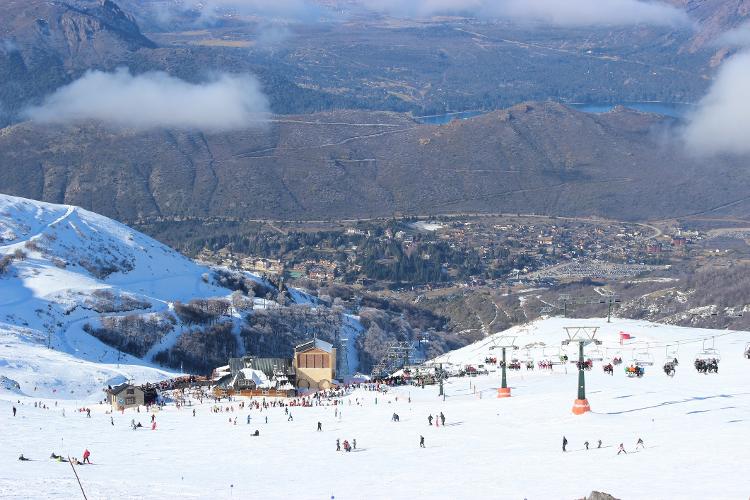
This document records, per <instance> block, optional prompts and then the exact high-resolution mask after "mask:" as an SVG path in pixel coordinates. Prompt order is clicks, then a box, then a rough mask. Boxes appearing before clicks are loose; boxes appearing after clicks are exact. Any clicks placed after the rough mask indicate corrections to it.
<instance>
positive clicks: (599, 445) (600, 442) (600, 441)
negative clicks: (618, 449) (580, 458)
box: [596, 439, 602, 448]
mask: <svg viewBox="0 0 750 500" xmlns="http://www.w3.org/2000/svg"><path fill="white" fill-rule="evenodd" d="M596 447H597V448H601V447H602V440H601V439H600V440H599V444H597V445H596Z"/></svg>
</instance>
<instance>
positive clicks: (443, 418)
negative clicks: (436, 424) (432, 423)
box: [440, 411, 445, 427]
mask: <svg viewBox="0 0 750 500" xmlns="http://www.w3.org/2000/svg"><path fill="white" fill-rule="evenodd" d="M440 424H441V425H442V426H443V427H445V415H443V412H442V411H441V412H440Z"/></svg>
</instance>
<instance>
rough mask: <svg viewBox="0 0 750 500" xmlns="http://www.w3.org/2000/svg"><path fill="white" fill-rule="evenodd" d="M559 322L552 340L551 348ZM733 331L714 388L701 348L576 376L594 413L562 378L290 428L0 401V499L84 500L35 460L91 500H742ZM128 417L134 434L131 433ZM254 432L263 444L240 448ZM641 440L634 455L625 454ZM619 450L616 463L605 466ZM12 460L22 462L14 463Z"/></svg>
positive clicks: (747, 484)
mask: <svg viewBox="0 0 750 500" xmlns="http://www.w3.org/2000/svg"><path fill="white" fill-rule="evenodd" d="M555 321H557V320H555ZM559 323H560V322H559V321H557V322H552V323H550V324H549V327H550V328H552V327H554V330H555V332H554V335H556V336H558V337H562V330H561V328H560V324H559ZM600 323H602V325H604V324H605V323H604V322H602V321H600ZM625 326H626V327H630V328H631V331H632V330H634V329H637V328H639V326H638V324H637V323H635V322H628V323H626V324H625ZM641 326H642V327H643V328H644V329H645V328H646V326H645V324H644V325H641ZM610 328H612V329H613V331H615V330H614V329H616V328H623V325H622V324H620V325H612V326H611V327H610ZM658 328H661V327H658ZM658 328H652V332H650V335H657V334H656V333H655V330H656V329H658ZM666 328H667V329H666V330H665V331H664V333H663V334H664V335H665V336H668V335H672V336H675V337H680V338H689V337H690V336H693V337H695V338H698V337H700V336H701V335H703V336H705V335H706V332H707V331H701V330H696V329H679V328H675V327H666ZM605 333H606V332H605ZM709 333H710V331H709ZM735 333H736V334H726V335H724V336H722V337H719V338H717V339H716V345H717V347H718V348H720V349H721V354H722V361H721V363H720V370H719V373H718V374H717V375H700V374H698V373H696V371H695V370H694V369H693V367H692V358H693V357H694V355H695V351H696V350H700V348H701V344H700V343H697V344H686V345H685V346H684V347H682V348H681V350H680V357H681V365H680V366H679V368H678V371H677V375H676V376H675V377H674V378H669V377H667V376H666V375H664V374H663V373H662V371H661V360H660V359H659V358H657V361H656V364H655V365H654V366H652V367H650V368H648V369H647V373H646V376H645V377H644V378H642V379H629V378H626V377H625V374H624V373H623V370H622V366H621V367H618V368H617V369H616V370H615V374H614V376H609V375H605V374H604V373H603V372H602V369H601V366H600V363H597V366H595V367H594V370H593V371H591V372H588V373H587V374H586V376H587V389H588V392H587V396H588V399H589V401H590V403H591V406H592V410H593V411H592V412H591V413H589V414H586V415H583V416H574V415H572V413H571V407H572V404H573V400H574V399H575V391H576V371H575V369H574V367H573V366H571V365H568V366H567V367H565V366H556V367H555V370H554V371H553V372H552V373H550V372H540V371H539V370H536V371H534V372H526V371H521V372H514V373H511V374H510V375H509V384H510V385H511V386H512V388H513V397H511V398H510V399H497V398H496V397H495V395H496V392H497V391H496V388H497V387H498V385H499V374H498V373H497V372H491V373H490V374H489V375H485V376H480V377H476V378H453V379H450V380H449V381H448V383H447V384H446V386H445V388H446V393H447V397H446V399H445V401H443V399H442V398H440V397H438V388H437V387H436V386H428V387H426V388H424V389H422V388H417V387H401V388H395V389H391V390H390V391H389V392H388V393H387V394H379V393H376V392H372V391H365V390H358V391H356V392H354V393H353V394H351V395H350V396H348V397H345V398H344V399H343V402H342V403H343V404H342V405H340V406H338V407H334V406H319V407H312V408H299V407H293V408H291V413H292V415H293V417H294V420H293V421H288V420H287V417H286V416H285V414H284V409H283V408H270V409H268V410H264V411H258V410H255V409H253V410H249V411H248V410H242V411H238V409H237V402H232V403H227V402H224V403H222V406H229V405H233V406H234V407H235V411H234V412H229V413H224V412H222V413H213V412H212V411H211V409H212V407H213V405H212V404H209V403H205V404H202V405H201V404H197V402H196V404H195V406H193V408H195V409H196V416H195V417H193V416H192V408H182V409H177V408H175V407H174V406H167V407H166V409H164V410H163V411H160V412H157V414H156V417H155V418H156V422H157V428H156V430H154V431H152V430H150V428H149V422H150V415H149V414H146V413H145V411H143V410H141V412H140V413H137V412H135V411H133V410H128V411H126V412H125V413H124V414H119V413H118V414H115V415H113V416H112V417H113V422H114V425H112V424H111V421H110V415H108V414H106V413H105V411H106V409H107V408H106V407H105V406H104V405H99V404H97V403H90V402H89V403H86V405H88V406H90V407H91V408H92V416H91V418H90V419H89V418H86V416H85V414H82V413H78V412H76V411H75V406H76V402H74V401H71V400H63V399H60V400H56V402H55V400H52V399H45V400H43V401H44V403H45V404H46V405H47V406H48V407H50V409H48V410H44V409H40V408H35V407H34V401H37V402H38V401H41V400H39V399H32V398H30V397H27V396H16V395H13V394H11V393H9V392H0V429H1V431H0V432H1V433H2V440H0V442H1V443H2V445H1V446H0V497H3V498H66V499H70V498H76V497H78V498H81V497H80V490H79V488H78V485H77V484H76V482H75V478H74V476H73V472H72V470H71V467H70V465H69V464H66V463H59V462H55V461H52V460H50V459H49V458H48V457H49V455H50V453H51V452H53V451H54V452H55V453H58V454H59V453H62V454H64V455H67V454H70V455H71V456H77V457H79V458H80V457H81V454H82V453H83V450H84V448H88V449H89V450H91V459H92V461H93V463H94V465H92V466H88V465H86V466H80V467H78V474H79V475H80V479H81V482H82V484H83V487H84V488H85V490H86V493H87V495H88V498H89V499H92V498H178V497H180V498H231V497H235V498H259V499H260V498H262V499H268V498H290V497H292V496H293V497H295V498H304V499H332V498H335V499H360V498H368V499H369V498H388V499H400V498H403V499H413V498H445V499H454V498H455V499H459V498H477V497H483V498H514V499H519V498H528V499H548V498H560V499H573V498H581V497H583V496H585V495H588V494H589V493H590V492H591V491H592V490H599V491H605V492H608V493H611V494H613V495H615V496H616V497H618V498H624V499H632V498H649V499H654V498H664V499H675V498H686V499H687V498H722V499H723V498H738V499H739V498H747V495H748V492H750V479H749V478H748V475H747V473H746V471H745V465H746V464H747V463H748V461H749V460H750V447H749V446H748V445H750V432H748V426H749V425H750V389H749V388H748V386H747V379H748V377H747V374H748V371H750V360H747V359H744V358H743V355H742V354H743V349H744V345H745V342H747V341H748V340H750V338H748V337H749V336H750V334H748V333H746V332H735ZM552 334H553V333H550V335H552ZM540 335H541V333H540ZM605 338H606V335H605ZM691 346H692V347H691ZM459 355H460V352H459ZM627 362H628V360H627V359H626V360H625V363H626V364H627ZM566 371H567V373H566ZM17 401H20V404H19V403H18V402H17ZM12 404H15V405H16V407H17V408H18V414H17V416H15V417H13V416H12V412H11V405H12ZM78 404H79V405H80V404H81V403H78ZM63 409H64V410H65V416H63V414H62V413H63ZM337 410H338V412H339V414H340V417H337V416H336V411H337ZM394 412H396V413H398V414H399V416H400V422H398V423H395V422H392V421H391V416H392V414H393V413H394ZM440 412H443V413H444V414H445V416H446V425H445V427H442V426H441V427H434V426H430V425H428V423H427V417H428V415H429V414H433V415H435V414H438V413H440ZM248 414H249V415H250V416H251V419H252V420H251V423H250V424H249V425H248V424H247V423H246V421H247V420H246V419H247V415H248ZM235 417H237V424H236V425H234V424H233V423H230V422H229V419H230V418H232V419H233V418H235ZM265 417H268V423H265ZM131 419H136V421H140V422H142V423H143V425H144V426H146V428H144V429H140V430H138V431H133V430H131V429H130V427H129V424H130V421H131ZM318 421H320V422H321V423H322V425H323V431H322V432H317V431H316V425H317V422H318ZM256 429H258V430H259V431H260V436H259V437H253V436H251V433H252V432H253V431H254V430H256ZM420 435H422V436H424V438H425V443H426V447H425V448H424V449H421V448H420V447H419V438H420ZM563 436H566V437H567V439H568V440H569V442H570V444H569V446H568V452H566V453H563V452H562V450H561V444H562V438H563ZM639 437H640V438H643V440H644V441H645V445H646V448H645V449H643V450H639V451H637V452H636V450H635V444H636V441H637V439H638V438H639ZM337 438H338V439H341V442H342V443H343V441H344V439H348V440H350V441H351V440H352V439H353V438H354V439H356V440H357V448H358V449H357V451H356V452H352V453H345V452H343V451H342V452H337V451H336V446H335V443H336V439H337ZM599 439H601V440H602V441H603V446H602V448H601V449H595V448H596V443H597V441H598V440H599ZM585 441H589V442H590V443H591V448H592V449H591V450H588V451H587V450H585V449H584V442H585ZM620 443H624V445H625V448H626V450H627V451H628V454H627V455H619V456H618V455H617V447H618V445H619V444H620ZM20 453H23V454H24V455H25V456H26V457H28V458H31V459H33V461H29V462H20V461H18V460H17V457H18V455H19V454H20Z"/></svg>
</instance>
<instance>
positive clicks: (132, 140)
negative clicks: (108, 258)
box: [0, 102, 750, 222]
mask: <svg viewBox="0 0 750 500" xmlns="http://www.w3.org/2000/svg"><path fill="white" fill-rule="evenodd" d="M674 125H675V122H674V120H673V119H669V118H666V117H661V116H658V115H652V114H649V113H641V112H637V111H632V110H627V109H621V108H618V109H616V110H614V111H613V112H610V113H604V114H599V115H596V114H589V113H584V112H580V111H576V110H573V109H570V108H568V107H566V106H564V105H561V104H557V103H553V102H541V103H534V102H532V103H524V104H519V105H517V106H513V107H511V108H508V109H505V110H499V111H495V112H492V113H488V114H485V115H481V116H478V117H475V118H472V119H468V120H461V121H453V122H451V123H449V124H447V125H442V126H433V125H423V124H419V123H417V122H416V121H414V119H413V118H411V117H410V116H409V115H405V114H398V113H389V112H379V113H368V112H362V111H356V112H352V111H338V112H326V113H319V114H313V115H302V116H280V117H276V119H275V120H272V121H271V123H269V125H268V127H267V128H265V129H253V130H245V131H237V132H227V133H214V134H211V133H208V132H202V131H176V130H160V131H151V132H137V131H132V130H121V131H111V130H107V129H103V128H100V127H98V126H96V125H80V126H67V127H52V126H41V125H35V124H33V123H31V122H25V123H22V124H18V125H14V126H12V127H7V128H5V129H3V130H1V131H0V168H2V169H3V171H4V172H6V175H4V176H3V178H2V179H0V191H2V192H6V193H9V194H14V195H18V196H24V197H28V198H34V199H42V200H46V201H50V202H56V203H60V202H63V203H69V204H75V205H79V206H83V207H85V208H87V209H92V210H94V211H96V212H101V213H103V214H105V215H107V216H109V217H114V218H117V219H119V220H123V221H127V222H134V221H138V220H143V219H149V218H167V219H168V218H184V217H195V218H210V217H228V218H232V217H236V218H247V219H293V220H316V219H331V218H341V219H348V218H358V217H362V218H366V217H384V216H389V215H392V214H393V213H394V212H399V213H404V214H431V213H451V212H466V211H470V212H494V213H496V212H511V213H516V212H521V213H540V214H554V215H596V216H602V217H607V218H611V219H620V220H637V219H645V218H666V217H676V216H682V215H687V214H689V213H693V212H701V211H715V210H728V211H731V213H733V214H744V213H746V212H747V210H748V208H750V207H748V204H747V195H746V192H747V189H750V181H748V180H747V177H746V176H744V175H743V172H746V171H747V168H748V166H747V164H746V163H744V162H743V161H742V159H741V158H729V157H722V158H710V159H709V158H696V157H692V156H690V155H689V154H688V153H687V152H685V151H684V149H683V148H682V145H681V143H680V142H679V141H678V140H666V139H664V137H665V136H666V137H669V136H670V134H672V133H673V131H672V129H673V127H674ZM415 179H419V180H420V182H414V180H415ZM709 181H710V182H709ZM732 202H734V204H731V203H732ZM725 205H728V206H727V207H726V208H722V207H723V206H725Z"/></svg>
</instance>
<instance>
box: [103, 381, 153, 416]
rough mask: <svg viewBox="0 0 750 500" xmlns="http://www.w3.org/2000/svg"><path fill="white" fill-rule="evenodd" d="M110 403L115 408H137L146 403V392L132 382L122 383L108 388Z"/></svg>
mask: <svg viewBox="0 0 750 500" xmlns="http://www.w3.org/2000/svg"><path fill="white" fill-rule="evenodd" d="M107 398H108V399H109V404H110V405H112V408H113V409H115V410H124V409H127V408H135V407H138V406H144V405H145V404H146V393H145V392H144V391H143V389H141V388H140V387H138V386H137V385H132V384H120V385H116V386H114V387H112V388H110V389H108V390H107Z"/></svg>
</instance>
